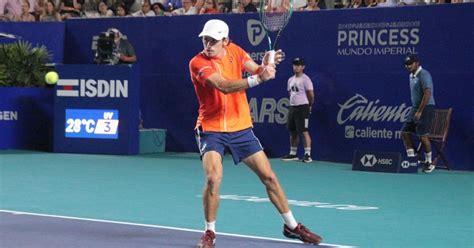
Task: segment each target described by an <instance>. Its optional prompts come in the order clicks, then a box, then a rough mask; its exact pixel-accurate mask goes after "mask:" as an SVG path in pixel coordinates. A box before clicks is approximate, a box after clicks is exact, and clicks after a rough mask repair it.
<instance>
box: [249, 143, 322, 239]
mask: <svg viewBox="0 0 474 248" xmlns="http://www.w3.org/2000/svg"><path fill="white" fill-rule="evenodd" d="M242 161H243V162H244V163H245V164H246V165H247V166H248V167H249V168H250V169H251V170H252V171H254V172H255V174H257V176H258V177H259V178H260V180H261V181H262V183H263V184H264V185H265V188H266V191H267V194H268V197H269V198H270V201H271V202H272V203H273V205H274V206H275V207H276V208H277V210H278V212H279V213H280V214H281V216H282V218H283V220H284V223H285V224H284V225H283V234H284V235H285V236H286V237H288V238H291V239H299V240H301V241H302V242H304V243H309V244H316V245H317V244H319V243H320V242H321V240H322V238H321V237H320V236H319V235H317V234H315V233H313V232H311V231H310V230H309V229H308V228H306V227H305V226H304V225H303V224H301V223H297V222H296V220H295V218H294V217H293V213H292V212H291V211H290V208H289V207H288V199H287V198H286V195H285V193H284V190H283V188H282V187H281V185H280V183H279V181H278V178H277V176H276V175H275V173H274V172H273V170H272V168H271V165H270V162H269V161H268V158H267V156H266V155H265V153H264V152H263V151H259V152H257V153H254V154H252V155H251V156H248V157H246V158H245V159H243V160H242Z"/></svg>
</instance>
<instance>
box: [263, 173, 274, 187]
mask: <svg viewBox="0 0 474 248" xmlns="http://www.w3.org/2000/svg"><path fill="white" fill-rule="evenodd" d="M262 182H263V184H265V186H266V187H270V188H273V187H275V186H276V185H277V182H278V180H277V178H276V175H275V174H274V173H271V174H270V175H267V176H263V177H262Z"/></svg>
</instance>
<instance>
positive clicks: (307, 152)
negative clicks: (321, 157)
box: [304, 147, 311, 156]
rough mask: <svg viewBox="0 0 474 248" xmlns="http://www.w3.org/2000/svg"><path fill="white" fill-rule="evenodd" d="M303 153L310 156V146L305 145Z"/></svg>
mask: <svg viewBox="0 0 474 248" xmlns="http://www.w3.org/2000/svg"><path fill="white" fill-rule="evenodd" d="M304 154H308V155H309V156H311V147H305V148H304Z"/></svg>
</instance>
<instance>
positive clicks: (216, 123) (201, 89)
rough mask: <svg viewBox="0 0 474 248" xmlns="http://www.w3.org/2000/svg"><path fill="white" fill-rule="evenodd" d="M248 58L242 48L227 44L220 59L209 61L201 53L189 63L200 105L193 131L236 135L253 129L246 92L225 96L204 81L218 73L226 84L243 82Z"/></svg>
mask: <svg viewBox="0 0 474 248" xmlns="http://www.w3.org/2000/svg"><path fill="white" fill-rule="evenodd" d="M250 59H251V58H250V56H249V55H248V54H247V52H245V51H244V50H243V49H242V48H240V47H239V46H237V45H235V44H233V43H230V44H229V45H228V46H226V47H225V55H224V56H223V57H222V58H208V57H206V56H205V55H204V54H203V53H199V54H198V55H196V56H194V58H192V59H191V61H190V62H189V72H190V74H191V80H192V82H193V84H194V90H195V91H196V96H197V98H198V101H199V115H198V118H197V122H196V128H198V127H199V126H201V128H202V130H203V131H207V132H235V131H240V130H243V129H247V128H249V127H252V119H251V116H250V107H249V104H248V101H247V94H246V93H245V90H242V91H239V92H234V93H230V94H224V93H222V92H220V91H219V90H218V89H216V88H215V87H213V86H210V85H207V84H206V80H207V78H208V77H209V76H210V75H212V74H214V73H219V74H220V75H221V77H222V78H224V79H226V80H238V79H242V73H243V72H244V69H245V68H244V63H245V62H247V61H249V60H250Z"/></svg>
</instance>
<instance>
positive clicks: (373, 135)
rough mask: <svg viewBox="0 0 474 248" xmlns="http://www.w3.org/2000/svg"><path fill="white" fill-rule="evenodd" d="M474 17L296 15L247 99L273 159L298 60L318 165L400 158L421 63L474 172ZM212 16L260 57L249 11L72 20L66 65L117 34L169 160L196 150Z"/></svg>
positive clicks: (279, 150)
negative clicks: (276, 57) (197, 83)
mask: <svg viewBox="0 0 474 248" xmlns="http://www.w3.org/2000/svg"><path fill="white" fill-rule="evenodd" d="M473 11H474V4H459V5H436V6H415V7H400V8H375V9H360V10H331V11H318V12H310V13H308V12H296V13H294V16H293V17H292V19H291V22H290V23H289V24H288V26H287V28H286V29H285V31H284V33H283V36H282V37H281V39H280V41H279V42H278V45H277V46H278V48H281V49H283V50H284V52H285V57H286V60H285V61H284V62H283V63H281V64H280V65H279V66H278V68H277V70H278V72H277V73H278V75H277V78H276V79H275V80H273V81H272V82H268V83H266V84H264V85H262V86H259V87H256V88H252V89H250V90H248V96H249V102H250V107H251V110H252V114H253V117H254V120H255V133H256V135H257V136H258V137H259V138H260V141H261V143H262V145H263V146H264V148H265V151H266V152H267V154H268V155H270V156H271V157H278V156H282V155H285V154H286V153H287V152H288V150H289V147H288V146H289V144H288V141H289V136H288V133H287V131H286V128H285V119H286V117H287V114H288V98H287V95H288V94H287V92H286V83H287V79H288V78H289V77H290V76H291V75H292V67H291V60H292V58H294V57H303V58H304V59H305V61H306V70H305V73H306V74H307V75H308V76H309V77H310V78H311V79H312V80H313V83H314V87H315V94H316V101H315V105H314V109H313V113H312V115H311V119H310V133H311V135H312V137H313V159H318V160H327V161H335V162H346V163H350V162H351V159H352V155H353V151H354V150H380V151H395V152H403V145H402V142H401V140H400V132H399V130H400V128H401V126H402V122H403V121H404V120H405V118H406V115H407V113H408V111H409V108H410V96H409V84H408V73H407V71H406V69H405V68H404V66H403V58H404V57H405V56H406V55H407V54H417V55H418V56H419V58H420V59H421V65H422V66H423V68H425V69H427V70H428V71H430V72H431V74H432V76H433V82H434V97H435V100H436V104H437V107H438V108H448V107H452V108H453V116H452V123H451V128H450V134H449V138H448V145H447V148H446V150H445V152H446V153H445V154H446V156H447V157H448V159H449V160H450V162H451V165H452V168H454V169H460V170H474V158H473V157H472V155H471V154H470V153H471V151H472V149H473V148H474V141H473V140H474V134H473V133H474V126H473V123H474V117H473V116H474V106H473V104H472V100H471V96H470V92H471V91H473V90H474V84H473V83H472V78H473V76H474V75H473V74H474V63H473V60H472V58H474V51H473V47H472V45H471V43H472V40H473V32H472V30H473V23H472V18H471V13H472V12H473ZM433 17H436V18H433ZM210 18H219V19H222V20H224V21H226V22H227V23H228V24H229V26H230V38H231V40H232V41H233V42H235V43H237V44H239V45H240V46H242V47H243V48H244V49H245V50H247V51H248V52H249V54H250V55H251V56H252V57H253V58H254V59H255V60H257V61H260V60H261V58H262V56H263V54H264V52H265V50H267V49H268V44H267V42H266V38H265V36H264V31H263V29H262V27H261V26H260V24H259V22H258V16H257V14H241V15H200V16H180V17H156V18H104V19H74V20H70V21H67V22H66V23H65V35H64V39H65V42H64V54H63V56H64V60H63V62H64V63H67V64H91V63H93V57H94V53H93V51H92V49H91V43H92V37H93V36H95V35H98V34H100V33H101V32H103V31H105V30H107V29H108V28H110V27H116V28H118V29H120V30H121V32H122V33H123V34H125V35H126V36H127V38H128V40H129V41H130V42H131V44H133V46H134V47H135V51H136V53H137V57H138V63H139V64H140V68H141V69H140V75H141V76H140V81H141V87H140V89H141V92H140V93H141V96H140V108H141V113H142V117H143V120H144V125H145V127H147V128H163V129H167V133H166V135H167V139H166V149H167V150H168V151H177V152H197V151H198V150H197V146H196V144H195V140H194V135H193V127H194V124H195V120H196V116H197V109H198V105H197V101H196V97H195V93H194V89H193V86H192V83H191V81H190V79H189V71H188V62H189V60H190V59H191V58H192V57H193V56H194V55H195V54H197V53H198V52H199V51H200V50H201V49H202V42H201V40H200V39H199V38H198V37H197V35H198V34H199V32H200V31H201V29H202V26H203V25H204V23H205V22H206V21H207V20H209V19H210ZM0 27H1V26H0ZM0 32H1V29H0ZM448 34H449V35H448ZM58 56H59V57H61V55H58ZM402 154H403V153H402Z"/></svg>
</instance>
